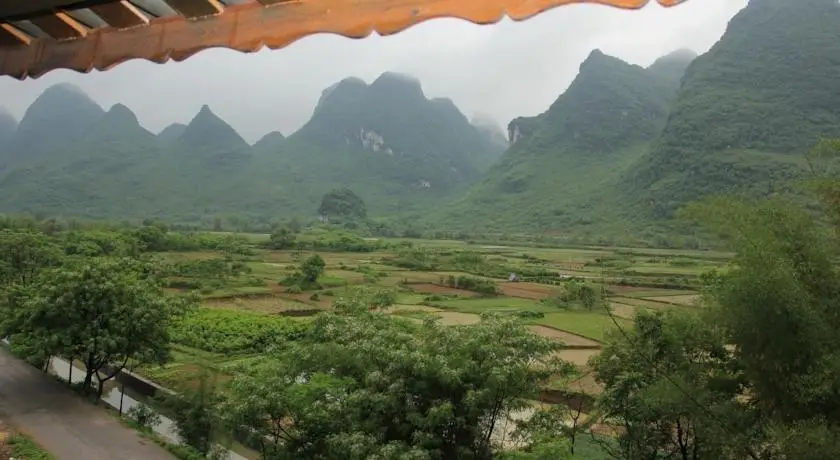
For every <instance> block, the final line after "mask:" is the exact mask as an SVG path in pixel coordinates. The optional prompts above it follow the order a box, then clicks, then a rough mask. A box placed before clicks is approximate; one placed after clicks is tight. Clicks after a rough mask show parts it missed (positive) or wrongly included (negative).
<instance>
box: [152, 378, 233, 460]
mask: <svg viewBox="0 0 840 460" xmlns="http://www.w3.org/2000/svg"><path fill="white" fill-rule="evenodd" d="M221 402H222V397H221V395H220V394H219V393H218V391H217V389H216V383H215V380H214V379H212V378H211V377H210V376H209V375H208V374H207V373H202V374H201V377H200V380H199V386H198V388H196V389H194V390H187V391H185V392H182V393H180V394H177V395H173V396H168V397H166V398H165V399H164V404H165V405H166V406H167V407H168V408H169V411H170V412H171V413H172V417H173V420H174V421H175V426H176V427H177V431H178V436H179V437H180V438H181V439H182V441H183V443H184V444H186V445H188V446H190V447H192V448H193V449H195V450H196V451H198V453H200V454H202V456H206V455H207V454H209V453H210V452H211V450H212V448H213V444H214V442H215V441H216V440H217V439H219V437H220V435H221V428H222V421H221V416H222V415H221V414H220V413H219V412H218V409H219V405H220V403H221Z"/></svg>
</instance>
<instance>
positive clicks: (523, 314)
mask: <svg viewBox="0 0 840 460" xmlns="http://www.w3.org/2000/svg"><path fill="white" fill-rule="evenodd" d="M515 315H516V316H518V317H520V318H523V319H539V318H543V317H545V314H544V313H542V312H539V311H530V310H524V311H517V312H516V313H515Z"/></svg>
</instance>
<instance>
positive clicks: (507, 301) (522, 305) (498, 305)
mask: <svg viewBox="0 0 840 460" xmlns="http://www.w3.org/2000/svg"><path fill="white" fill-rule="evenodd" d="M429 304H430V305H433V306H439V307H442V308H447V309H451V310H456V311H459V312H461V313H475V314H479V315H480V314H482V313H484V312H495V313H511V312H516V311H535V312H542V313H546V312H553V311H557V308H555V307H550V306H547V305H544V304H541V303H539V302H534V301H532V300H526V299H519V298H511V297H486V298H479V299H458V300H442V301H435V302H429Z"/></svg>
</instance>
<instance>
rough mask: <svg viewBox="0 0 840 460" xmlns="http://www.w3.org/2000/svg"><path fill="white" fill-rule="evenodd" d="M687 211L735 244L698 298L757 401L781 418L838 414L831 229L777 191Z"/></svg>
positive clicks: (837, 288)
mask: <svg viewBox="0 0 840 460" xmlns="http://www.w3.org/2000/svg"><path fill="white" fill-rule="evenodd" d="M692 212H694V213H695V215H698V216H702V217H703V219H704V220H705V222H706V224H707V225H709V226H710V227H712V228H713V229H715V230H716V231H717V232H718V233H720V234H723V235H725V236H727V237H728V240H729V244H730V247H732V248H733V249H735V250H736V256H735V259H734V260H733V266H732V268H731V269H730V270H728V271H727V273H726V274H719V275H717V276H710V277H709V286H708V288H707V290H706V298H707V301H708V302H709V303H710V304H711V305H713V306H714V307H715V310H714V311H715V312H716V320H717V321H718V322H719V323H720V324H721V325H722V326H723V327H724V328H725V329H726V331H727V334H728V336H729V340H730V341H731V343H732V344H733V345H734V346H735V351H736V357H737V359H738V361H739V363H740V364H741V365H742V366H743V370H744V376H745V378H746V379H747V380H748V381H749V382H750V393H751V394H753V395H754V396H755V399H756V401H755V402H756V404H757V405H758V406H759V407H760V408H761V409H762V411H763V412H764V414H765V415H766V416H767V417H769V418H771V419H775V420H779V421H782V422H784V423H786V424H787V423H793V422H798V421H805V420H808V419H811V418H814V417H825V418H827V420H829V421H830V422H832V423H835V424H838V423H840V365H838V364H840V336H838V334H837V330H838V329H840V315H838V314H837V312H838V311H840V273H838V270H837V267H836V266H835V263H834V261H835V260H836V257H837V255H838V251H837V245H836V241H835V238H836V237H833V236H832V235H831V234H830V233H828V232H826V230H825V228H824V227H822V226H820V225H819V223H818V222H816V221H814V219H813V218H812V217H811V216H809V215H808V214H806V213H805V212H804V211H802V210H801V209H799V208H797V207H795V206H793V205H790V204H787V203H783V202H779V201H769V202H765V203H744V202H737V201H734V200H714V201H709V202H706V203H705V204H703V205H698V206H696V207H695V208H694V209H693V211H692ZM792 376H796V378H793V377H792Z"/></svg>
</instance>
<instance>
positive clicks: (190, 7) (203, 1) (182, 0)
mask: <svg viewBox="0 0 840 460" xmlns="http://www.w3.org/2000/svg"><path fill="white" fill-rule="evenodd" d="M166 3H168V4H169V6H171V7H172V9H174V10H175V11H177V12H178V13H179V14H181V15H183V16H184V17H187V18H200V17H204V16H212V15H215V14H220V13H222V12H223V11H224V9H225V6H224V5H223V4H222V3H221V2H220V1H219V0H167V2H166Z"/></svg>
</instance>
